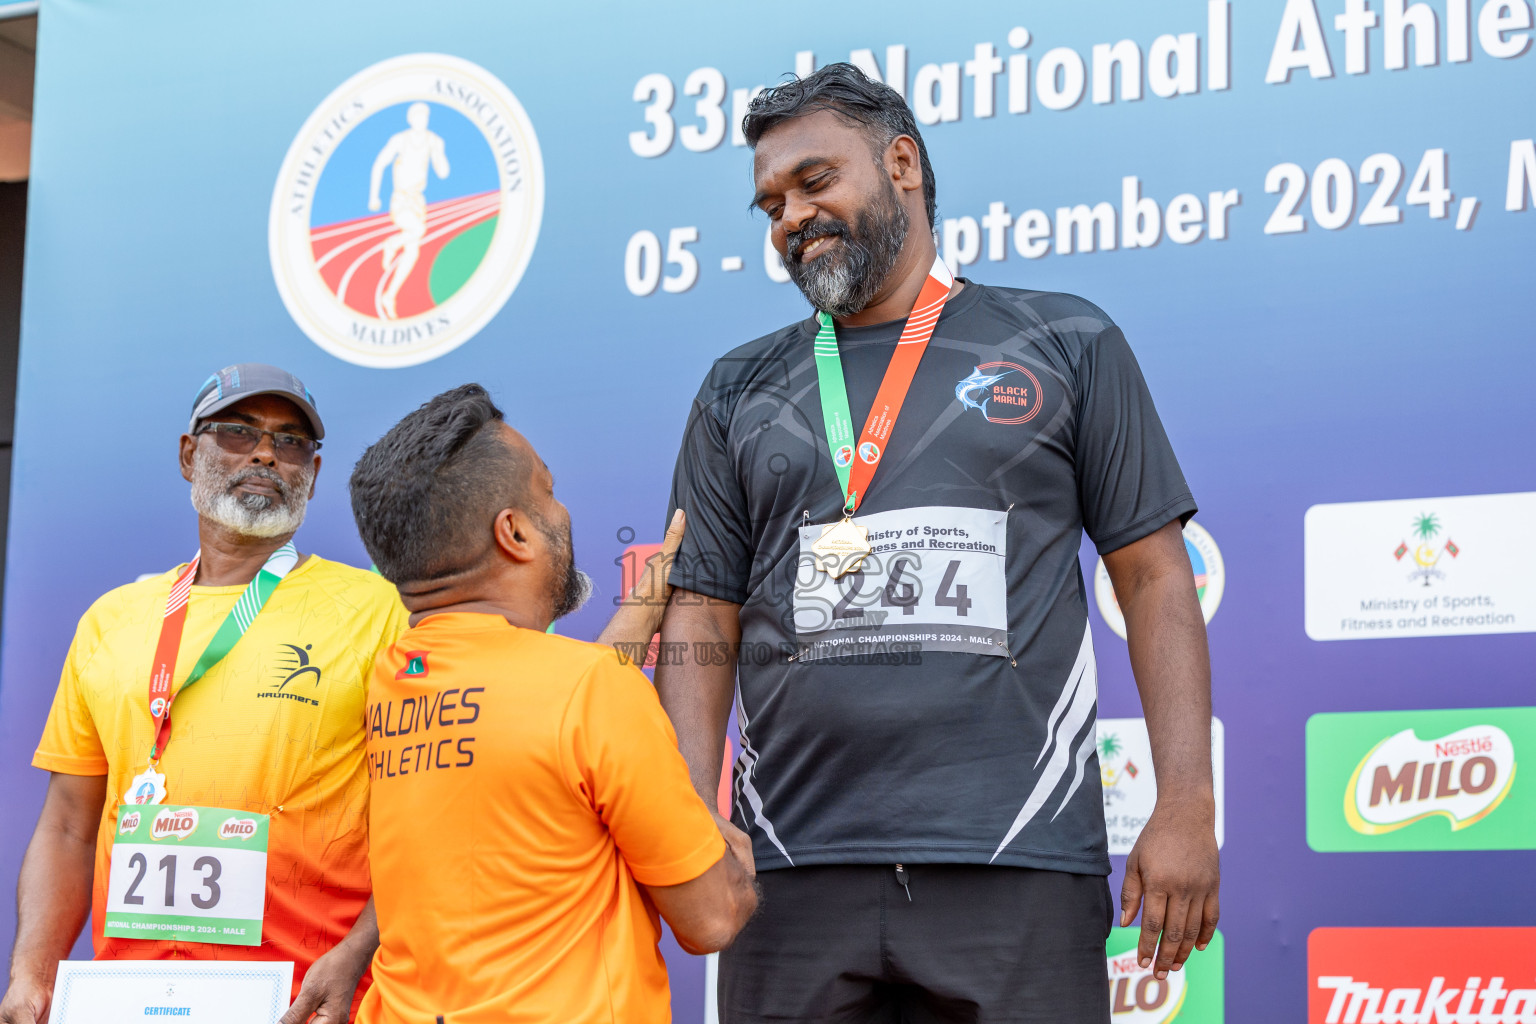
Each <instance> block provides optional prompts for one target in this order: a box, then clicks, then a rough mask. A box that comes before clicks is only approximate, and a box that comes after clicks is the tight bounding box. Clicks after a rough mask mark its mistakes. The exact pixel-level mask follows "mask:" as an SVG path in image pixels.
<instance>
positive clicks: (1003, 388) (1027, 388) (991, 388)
mask: <svg viewBox="0 0 1536 1024" xmlns="http://www.w3.org/2000/svg"><path fill="white" fill-rule="evenodd" d="M955 398H957V399H959V401H960V407H961V408H962V409H975V410H977V411H978V412H980V413H981V414H982V415H983V416H985V417H986V419H987V422H988V423H1028V422H1029V421H1030V420H1032V419H1034V418H1035V414H1037V413H1038V412H1039V411H1040V380H1039V378H1038V377H1036V376H1035V375H1034V374H1033V373H1031V372H1030V371H1029V370H1028V369H1027V368H1026V367H1023V366H1020V365H1019V364H1018V363H1009V362H993V363H982V364H981V365H980V366H978V367H976V369H975V370H973V371H972V372H971V375H970V376H969V377H967V378H965V379H964V380H962V381H960V383H958V384H956V385H955Z"/></svg>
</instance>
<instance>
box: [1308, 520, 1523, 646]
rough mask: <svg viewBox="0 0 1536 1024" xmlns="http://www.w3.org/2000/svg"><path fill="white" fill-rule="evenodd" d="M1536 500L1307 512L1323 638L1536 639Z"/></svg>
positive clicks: (1314, 601) (1316, 633) (1312, 594)
mask: <svg viewBox="0 0 1536 1024" xmlns="http://www.w3.org/2000/svg"><path fill="white" fill-rule="evenodd" d="M1532 523H1536V492H1526V493H1519V494H1474V495H1463V496H1460V497H1450V498H1412V499H1408V500H1401V501H1399V500H1393V501H1355V502H1344V503H1341V504H1332V505H1313V506H1312V507H1311V508H1309V509H1308V510H1307V514H1306V520H1305V534H1306V587H1305V593H1306V628H1307V635H1308V636H1310V637H1311V638H1312V639H1314V640H1362V639H1384V638H1390V637H1408V636H1462V635H1473V634H1482V633H1530V632H1536V585H1533V584H1536V544H1532V543H1531V541H1530V531H1531V524H1532Z"/></svg>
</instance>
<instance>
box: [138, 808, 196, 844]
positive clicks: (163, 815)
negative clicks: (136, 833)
mask: <svg viewBox="0 0 1536 1024" xmlns="http://www.w3.org/2000/svg"><path fill="white" fill-rule="evenodd" d="M196 830H197V809H196V808H194V807H183V808H181V809H180V810H175V811H173V810H171V809H169V808H167V809H166V810H163V811H161V812H160V813H159V814H157V815H155V821H154V824H153V825H151V826H150V829H149V837H150V838H151V839H167V838H169V837H171V836H175V837H176V838H177V839H185V838H187V836H189V835H191V834H192V833H193V832H194V831H196Z"/></svg>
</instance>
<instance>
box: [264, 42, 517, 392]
mask: <svg viewBox="0 0 1536 1024" xmlns="http://www.w3.org/2000/svg"><path fill="white" fill-rule="evenodd" d="M543 212H544V162H543V158H542V157H541V156H540V153H539V142H538V138H537V137H536V136H535V135H534V131H533V125H532V123H531V122H530V121H529V119H528V115H527V113H526V112H524V110H523V107H522V104H520V103H519V102H518V101H517V97H515V96H514V95H512V93H511V91H510V90H508V89H507V87H506V86H505V85H503V84H502V83H501V82H500V81H499V80H498V79H497V78H496V77H495V76H494V75H492V74H491V73H490V72H489V71H486V70H485V69H484V68H482V67H479V66H477V65H475V64H472V63H470V62H469V61H466V60H461V59H460V58H458V57H451V56H447V55H444V54H436V53H416V54H407V55H405V56H401V57H394V58H391V59H389V60H386V61H381V62H380V63H378V64H374V65H373V66H372V67H368V68H365V69H364V70H362V71H360V72H358V73H357V74H356V75H353V76H352V77H351V78H349V79H347V81H345V82H343V83H342V84H341V85H340V86H339V87H338V88H337V89H336V90H335V91H334V92H332V93H331V94H330V95H329V96H327V97H326V98H325V100H324V101H323V102H321V104H320V105H319V106H318V107H317V108H316V109H315V111H314V113H312V114H311V115H310V117H309V120H307V121H305V122H304V126H303V128H301V129H300V130H299V134H298V135H297V136H296V137H295V138H294V140H293V145H292V146H291V147H290V148H289V150H288V155H287V157H286V158H285V159H284V160H283V166H282V170H281V171H279V172H278V176H277V185H276V187H275V188H274V189H273V191H272V210H271V216H270V219H269V223H268V243H269V249H270V253H271V258H272V275H273V277H274V279H275V280H276V282H277V290H278V293H279V294H280V295H281V296H282V298H283V303H284V305H286V306H287V307H288V312H289V314H290V315H292V316H293V319H294V321H295V322H296V323H298V325H299V327H300V328H302V329H303V331H304V333H305V334H307V335H309V337H310V338H311V339H313V340H314V342H315V343H316V344H317V345H319V346H320V347H321V348H323V349H325V350H326V351H327V352H329V353H331V354H332V355H334V356H337V357H338V358H341V359H345V360H346V361H347V362H350V363H356V364H358V365H360V366H373V367H395V366H413V365H415V364H417V363H423V362H426V361H427V360H429V359H436V358H437V357H438V356H441V355H443V354H445V353H447V352H449V351H451V350H453V349H454V348H457V347H458V346H459V345H461V344H463V343H464V342H465V341H467V340H469V339H470V338H471V337H473V336H474V335H475V334H476V333H477V332H478V331H479V330H480V329H481V328H482V327H484V326H485V325H486V324H487V323H488V322H489V321H490V320H491V318H492V317H494V316H495V315H496V314H497V313H498V312H499V311H500V310H501V307H502V306H503V305H504V304H505V303H506V301H507V299H508V298H509V297H510V296H511V294H512V292H513V290H514V289H515V288H516V287H517V283H518V281H519V280H520V279H521V278H522V276H523V271H524V270H525V269H526V268H527V266H528V261H529V259H530V258H531V256H532V255H533V248H534V244H535V243H536V242H537V240H538V235H539V224H540V221H541V219H542V217H543Z"/></svg>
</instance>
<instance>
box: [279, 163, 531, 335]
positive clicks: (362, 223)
mask: <svg viewBox="0 0 1536 1024" xmlns="http://www.w3.org/2000/svg"><path fill="white" fill-rule="evenodd" d="M500 209H501V196H500V194H499V193H497V192H481V193H479V194H477V195H472V196H460V197H459V198H457V199H444V200H440V201H439V202H436V203H432V204H430V205H429V206H428V207H427V234H426V236H425V237H424V238H423V239H422V242H421V255H420V256H419V257H418V258H417V260H416V266H415V267H413V268H412V269H411V275H410V276H409V277H408V278H406V279H405V283H404V284H403V285H402V286H401V287H400V292H399V294H398V295H397V296H396V299H395V311H396V314H397V316H396V319H404V318H406V317H411V316H416V315H418V314H421V313H425V312H427V311H428V310H430V309H432V308H434V307H435V306H436V305H437V302H436V300H434V299H433V298H432V292H431V290H430V289H429V287H428V282H429V280H430V279H431V276H432V264H433V262H434V261H435V260H436V259H437V254H438V252H440V251H441V250H442V248H443V246H445V245H447V244H448V243H449V242H451V241H453V239H455V238H456V237H458V236H459V235H460V234H462V233H463V232H465V231H467V230H469V229H470V228H472V227H474V226H475V225H476V224H481V223H484V222H485V221H487V220H489V219H490V218H492V217H494V216H496V214H497V212H499V211H500ZM398 232H399V229H398V228H396V227H395V223H394V221H393V220H392V219H391V218H390V215H389V214H388V213H380V214H375V215H374V216H372V217H362V218H359V219H357V220H346V221H340V222H338V223H335V224H325V225H322V226H320V227H317V228H311V229H310V233H309V237H310V244H311V245H312V246H313V250H314V254H315V269H316V270H318V271H320V278H321V280H323V281H324V282H325V284H326V287H328V288H329V289H330V290H331V291H332V292H333V293H335V295H336V297H337V298H339V299H341V301H342V302H343V303H345V304H346V305H347V306H348V307H350V308H351V309H353V310H355V311H356V312H358V313H361V314H362V315H363V316H367V317H372V318H373V319H375V320H383V319H385V316H384V313H383V310H382V309H381V307H380V297H381V296H382V295H383V291H384V257H383V253H384V244H385V242H387V241H388V240H389V238H390V237H391V236H392V235H395V234H398Z"/></svg>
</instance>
